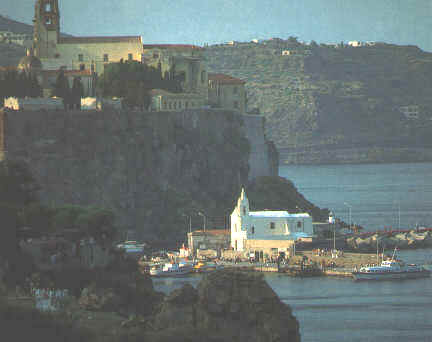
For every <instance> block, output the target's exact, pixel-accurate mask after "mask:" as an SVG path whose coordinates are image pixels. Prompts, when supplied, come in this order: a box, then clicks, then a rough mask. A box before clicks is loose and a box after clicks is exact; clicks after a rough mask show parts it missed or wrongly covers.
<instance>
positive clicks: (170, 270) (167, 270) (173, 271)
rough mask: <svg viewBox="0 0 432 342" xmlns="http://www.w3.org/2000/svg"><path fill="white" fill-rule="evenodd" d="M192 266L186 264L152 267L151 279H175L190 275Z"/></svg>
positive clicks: (167, 264)
mask: <svg viewBox="0 0 432 342" xmlns="http://www.w3.org/2000/svg"><path fill="white" fill-rule="evenodd" d="M192 270H193V268H192V265H191V264H188V263H166V264H164V265H163V264H158V265H153V266H152V267H151V268H150V272H149V273H150V275H151V276H152V277H176V276H182V275H186V274H189V273H191V272H192Z"/></svg>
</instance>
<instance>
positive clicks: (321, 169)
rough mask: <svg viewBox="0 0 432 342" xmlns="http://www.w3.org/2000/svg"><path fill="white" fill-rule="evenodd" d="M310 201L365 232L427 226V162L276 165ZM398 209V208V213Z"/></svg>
mask: <svg viewBox="0 0 432 342" xmlns="http://www.w3.org/2000/svg"><path fill="white" fill-rule="evenodd" d="M279 175H280V176H282V177H285V178H288V179H289V180H291V181H293V182H294V184H295V186H296V187H297V189H298V190H299V191H300V192H301V193H302V194H303V195H304V196H305V197H306V198H307V199H308V200H309V201H311V202H312V203H314V204H316V205H317V206H319V207H322V208H329V209H331V210H332V211H333V212H334V213H335V215H336V216H337V217H339V218H341V219H342V220H344V221H345V222H349V206H351V218H352V222H353V223H357V224H360V225H361V226H363V227H365V228H366V230H376V229H383V228H390V227H391V228H393V229H396V228H399V212H400V227H401V229H406V228H412V227H415V226H416V225H419V226H429V227H432V163H420V164H363V165H319V166H315V165H313V166H309V165H306V166H303V165H301V166H282V167H280V168H279ZM399 208H400V211H399Z"/></svg>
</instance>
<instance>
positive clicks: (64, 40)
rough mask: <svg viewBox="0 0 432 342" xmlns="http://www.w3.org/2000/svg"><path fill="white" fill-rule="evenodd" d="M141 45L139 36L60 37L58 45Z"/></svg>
mask: <svg viewBox="0 0 432 342" xmlns="http://www.w3.org/2000/svg"><path fill="white" fill-rule="evenodd" d="M134 42H136V43H141V36H123V37H121V36H118V37H116V36H112V37H110V36H101V37H61V38H60V39H59V43H60V44H98V43H134Z"/></svg>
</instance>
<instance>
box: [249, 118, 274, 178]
mask: <svg viewBox="0 0 432 342" xmlns="http://www.w3.org/2000/svg"><path fill="white" fill-rule="evenodd" d="M243 120H244V126H243V127H244V132H245V134H246V137H247V138H248V140H249V142H250V143H251V150H250V159H249V166H250V170H249V179H254V178H257V177H260V176H277V175H278V173H279V170H278V169H279V158H278V155H277V151H276V148H275V147H274V145H273V143H272V142H271V141H269V140H267V138H266V136H265V118H264V117H263V116H261V115H243Z"/></svg>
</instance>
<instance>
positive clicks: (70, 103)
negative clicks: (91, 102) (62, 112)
mask: <svg viewBox="0 0 432 342" xmlns="http://www.w3.org/2000/svg"><path fill="white" fill-rule="evenodd" d="M83 94H84V87H83V85H82V83H81V77H74V79H73V83H72V88H70V87H69V81H68V80H67V77H66V76H65V74H64V71H63V70H61V71H60V72H59V73H58V75H57V79H56V82H55V85H54V89H53V92H52V95H53V96H57V97H61V98H62V99H63V104H64V107H65V109H68V108H70V109H74V108H76V109H80V108H81V97H82V96H83Z"/></svg>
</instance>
